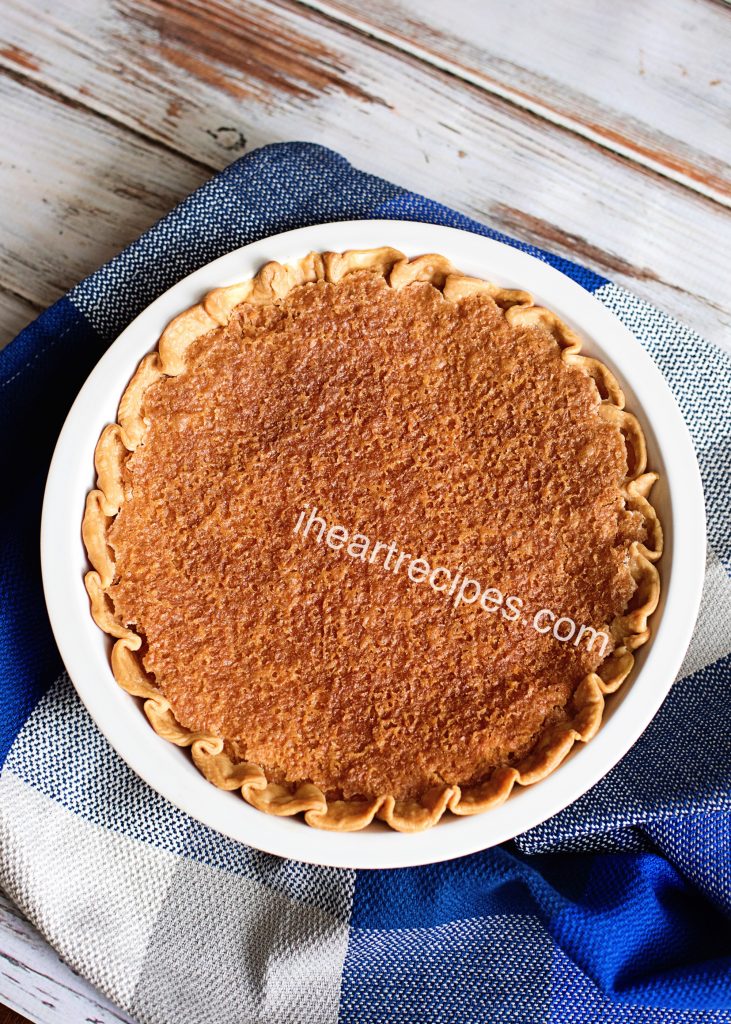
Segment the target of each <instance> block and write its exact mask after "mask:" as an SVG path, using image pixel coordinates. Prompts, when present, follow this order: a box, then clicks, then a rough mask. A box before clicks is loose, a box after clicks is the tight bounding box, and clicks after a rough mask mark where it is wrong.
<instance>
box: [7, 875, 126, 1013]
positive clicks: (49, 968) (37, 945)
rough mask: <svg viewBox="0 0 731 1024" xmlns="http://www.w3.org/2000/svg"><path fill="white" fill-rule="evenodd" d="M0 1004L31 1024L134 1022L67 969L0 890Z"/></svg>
mask: <svg viewBox="0 0 731 1024" xmlns="http://www.w3.org/2000/svg"><path fill="white" fill-rule="evenodd" d="M0 1002H2V1003H3V1004H5V1005H6V1006H9V1007H11V1008H12V1009H13V1010H15V1011H16V1012H17V1013H19V1014H21V1015H22V1016H23V1017H24V1018H26V1019H27V1020H30V1021H35V1022H36V1024H47V1022H56V1024H77V1022H78V1024H81V1022H84V1024H135V1022H134V1021H133V1020H132V1019H131V1018H130V1017H128V1016H127V1015H126V1014H125V1013H123V1012H122V1011H121V1010H119V1009H117V1008H116V1007H115V1006H114V1005H113V1004H112V1003H110V1002H109V1000H108V999H106V998H105V997H104V996H103V995H101V993H100V992H98V991H97V990H96V989H95V988H93V987H92V986H91V985H89V983H88V982H87V981H85V980H84V978H82V977H80V976H79V975H78V974H76V973H75V972H74V971H72V970H71V968H70V967H69V966H68V965H67V964H65V963H64V962H63V960H61V959H60V958H59V956H58V955H57V954H56V953H55V952H54V951H53V950H52V949H51V947H50V946H49V945H48V943H47V942H46V941H45V939H43V937H42V936H41V935H39V933H38V932H37V931H36V929H35V928H34V927H33V925H32V924H31V923H30V922H29V921H28V920H27V919H26V918H25V917H24V916H23V915H22V914H21V913H20V911H19V910H18V908H17V907H15V906H14V905H13V904H12V903H11V902H10V900H8V898H7V897H6V896H5V895H4V894H3V893H2V892H0Z"/></svg>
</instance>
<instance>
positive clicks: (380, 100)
mask: <svg viewBox="0 0 731 1024" xmlns="http://www.w3.org/2000/svg"><path fill="white" fill-rule="evenodd" d="M4 7H5V10H4V14H5V18H4V24H3V29H2V32H3V44H2V46H0V50H2V52H3V54H4V56H2V58H1V59H0V65H4V67H5V68H6V69H7V70H8V71H12V73H13V74H14V75H15V76H16V77H17V78H20V77H22V80H23V81H25V82H33V83H36V84H37V85H38V87H39V88H41V89H42V90H45V93H43V94H39V93H37V92H32V91H31V90H29V89H23V88H22V87H21V86H20V84H19V82H8V81H5V82H4V83H3V86H2V87H3V90H4V93H5V96H6V97H7V101H6V102H3V104H2V110H0V117H1V118H2V130H3V138H4V139H6V140H9V141H8V146H9V149H10V152H8V151H6V152H5V153H4V154H3V164H2V167H1V168H0V185H1V186H2V187H3V188H4V189H5V194H6V195H8V194H10V195H12V194H13V192H15V194H19V193H22V195H23V196H24V197H27V196H28V195H34V196H36V197H37V198H36V201H35V202H34V203H32V204H29V203H28V202H27V198H26V199H25V201H24V202H23V203H22V204H21V203H18V204H11V206H12V208H11V214H10V229H9V231H6V236H5V239H4V248H2V250H0V285H5V286H6V287H9V288H11V289H12V290H16V291H19V292H20V293H21V294H23V295H26V296H27V297H28V298H29V299H31V300H32V301H35V302H38V303H45V302H47V301H49V300H50V299H51V298H54V297H55V296H56V295H57V294H58V293H59V291H60V290H62V288H64V287H66V286H67V285H68V284H69V283H71V281H73V280H75V279H76V278H78V277H80V276H83V274H85V273H88V272H89V271H90V270H91V269H93V267H94V266H95V265H96V264H97V263H99V262H100V261H101V260H102V259H104V258H105V257H106V256H107V255H109V253H110V252H111V251H113V250H116V249H118V248H119V247H121V245H123V244H124V243H125V242H126V241H128V240H129V239H130V238H131V237H132V236H134V235H135V234H137V233H138V232H139V231H140V230H141V229H142V228H143V227H144V226H146V224H148V223H150V222H151V221H152V220H154V218H155V217H156V216H157V215H158V214H159V213H161V212H162V211H163V210H164V209H165V208H166V207H167V206H169V205H171V204H172V203H173V202H174V201H175V200H176V199H177V198H178V197H179V196H180V195H182V194H183V193H184V192H186V191H188V190H189V189H190V188H192V187H193V186H194V185H196V184H197V183H198V181H199V180H200V179H201V177H202V176H203V175H204V172H203V170H202V168H201V166H200V164H201V163H202V164H205V165H206V166H209V167H211V168H216V167H220V166H222V165H224V164H225V163H227V162H229V161H230V160H231V159H232V158H235V157H236V156H237V155H239V153H240V152H241V151H242V148H243V147H244V146H246V148H249V149H250V148H252V147H254V146H256V145H260V144H262V143H265V142H270V141H274V140H280V139H286V138H304V139H308V140H312V141H316V142H320V143H324V144H326V145H330V146H333V147H335V148H337V149H339V150H340V151H341V152H343V153H344V154H345V155H346V156H347V157H348V158H349V159H351V160H352V161H353V162H354V163H356V164H357V165H359V166H361V167H363V168H365V169H366V170H371V171H374V172H375V173H380V174H384V175H386V176H388V177H390V178H392V179H393V180H396V181H398V182H400V183H401V184H404V185H406V186H407V187H409V188H412V189H416V190H418V191H422V192H425V193H427V194H430V195H432V196H433V197H435V198H436V199H439V200H442V201H443V202H446V203H448V204H450V205H452V206H455V207H457V208H459V209H462V210H463V211H464V212H466V213H468V214H471V215H473V216H475V217H476V218H478V219H480V220H484V221H487V222H489V223H490V224H492V225H493V226H495V227H497V228H499V229H502V230H505V231H508V232H512V233H515V234H518V235H520V236H521V237H523V238H527V239H529V240H531V241H535V242H537V243H538V244H541V245H547V246H550V247H552V248H553V249H555V250H557V251H559V252H561V253H563V254H565V255H567V256H573V257H575V258H578V259H580V260H584V261H586V262H588V263H589V264H591V265H592V266H594V267H595V268H596V269H597V270H599V271H600V272H604V273H606V274H608V275H609V276H612V277H614V279H615V280H618V281H619V282H620V283H624V284H626V285H628V286H629V287H632V288H634V289H635V290H636V291H638V292H639V293H641V294H643V295H644V296H646V297H647V298H649V299H650V300H651V301H654V302H656V303H658V304H659V305H661V306H663V307H665V308H666V309H668V310H669V311H670V312H672V313H674V314H675V315H677V316H679V317H680V318H681V319H683V320H685V321H687V322H688V323H690V324H691V325H692V326H694V327H696V328H697V329H699V330H700V331H701V332H704V333H706V334H707V335H709V336H710V337H712V338H715V339H716V340H719V341H722V339H723V337H724V336H725V333H726V328H727V326H728V323H729V322H730V321H731V313H730V312H729V296H728V286H727V276H728V275H727V268H728V265H729V262H728V261H729V259H731V257H730V256H729V253H728V242H729V232H728V221H724V220H723V219H722V216H723V214H722V213H720V212H719V207H718V206H717V205H716V204H715V203H712V202H711V201H708V200H706V199H704V198H703V197H700V196H698V195H696V194H694V193H693V192H691V191H689V190H688V189H686V188H683V187H681V186H679V185H677V184H675V183H673V182H670V181H668V180H667V179H665V178H663V177H661V176H659V175H656V174H654V173H652V172H650V171H647V170H646V169H643V168H639V169H638V168H637V167H636V166H634V165H632V164H631V163H629V162H628V161H626V160H624V159H621V158H619V157H617V156H614V155H612V154H610V153H608V152H607V151H606V150H604V149H603V148H601V147H599V146H597V145H594V144H592V143H590V142H588V141H586V140H584V139H580V138H577V137H576V136H575V135H574V134H573V133H571V132H568V131H565V130H564V129H562V128H559V127H556V126H555V125H553V124H550V123H547V122H545V121H542V120H541V119H540V118H537V117H536V116H534V115H533V114H532V113H530V112H528V111H525V110H522V109H520V108H518V107H516V106H515V105H514V104H512V103H508V102H506V101H504V100H502V99H500V98H498V97H496V96H494V95H492V94H490V93H488V92H486V91H485V90H484V89H481V88H477V87H475V86H473V85H471V84H469V83H466V82H464V81H461V80H458V79H456V78H455V77H454V76H453V75H450V74H446V73H444V72H442V71H440V70H438V69H435V68H433V67H430V66H427V65H425V64H424V63H423V62H421V61H418V60H416V59H414V58H413V57H410V56H408V55H406V54H403V53H400V52H398V51H396V50H394V49H393V48H392V47H390V46H389V47H387V46H383V45H381V44H377V43H374V42H373V41H371V40H368V39H366V38H365V37H364V36H363V35H362V34H361V33H358V32H354V31H351V30H346V29H344V27H343V26H341V25H339V24H337V23H334V22H333V21H332V20H331V19H326V18H323V17H322V16H321V15H319V14H317V13H316V12H313V11H311V10H310V9H308V8H304V7H301V6H295V5H292V4H289V3H282V4H280V5H277V6H276V7H274V6H273V5H272V4H271V3H267V2H263V0H250V2H247V3H242V2H241V0H239V2H235V3H228V2H224V0H209V2H207V3H203V0H175V2H169V3H162V2H158V0H116V3H115V4H114V6H113V7H107V6H105V5H89V4H88V3H87V2H86V0H58V3H57V4H55V5H54V10H53V17H52V18H51V17H47V18H43V19H38V18H37V16H36V15H35V13H34V12H33V11H32V10H29V8H28V6H27V5H26V4H25V3H24V2H23V0H5V5H4ZM60 97H63V98H65V101H67V102H65V101H64V99H62V98H60ZM68 104H70V105H68ZM80 104H81V105H84V106H86V107H88V108H89V109H93V110H94V111H95V112H96V113H97V114H98V115H99V117H98V118H93V117H91V116H90V115H89V114H88V113H85V111H84V110H83V109H81V107H80V106H79V105H80ZM121 126H125V127H127V128H130V129H132V132H133V133H134V134H130V133H128V132H125V131H123V130H122V128H121ZM244 140H245V141H244ZM176 150H179V151H180V154H184V155H186V156H187V157H189V158H190V159H191V160H195V161H196V165H195V166H191V165H189V164H188V163H187V162H186V161H185V160H184V159H182V158H181V156H179V155H176V153H175V152H174V151H176ZM49 168H50V170H49ZM711 254H713V256H714V258H713V259H711V258H710V256H711ZM21 283H22V287H21Z"/></svg>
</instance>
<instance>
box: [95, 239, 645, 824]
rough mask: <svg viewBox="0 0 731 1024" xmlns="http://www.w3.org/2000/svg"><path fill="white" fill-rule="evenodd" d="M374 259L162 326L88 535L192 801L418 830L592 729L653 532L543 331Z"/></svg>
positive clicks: (595, 415) (581, 374)
mask: <svg viewBox="0 0 731 1024" xmlns="http://www.w3.org/2000/svg"><path fill="white" fill-rule="evenodd" d="M376 252H377V253H379V254H380V255H379V256H378V258H376V257H373V259H372V261H370V262H369V258H368V254H358V256H359V259H356V260H351V261H350V262H348V254H345V256H338V257H335V256H332V257H330V260H329V261H328V258H327V257H325V258H323V257H321V256H319V255H315V254H311V256H310V257H309V258H308V259H309V260H310V262H309V263H308V264H306V265H305V269H304V271H302V269H301V268H300V270H299V271H298V273H297V274H295V273H294V272H292V271H289V272H288V273H289V276H288V277H287V276H286V274H285V270H284V268H279V272H278V271H276V270H272V269H271V267H270V269H269V270H268V274H269V279H270V280H271V283H269V279H267V278H266V276H263V275H264V272H262V274H260V275H259V278H258V279H257V282H256V285H255V286H250V289H254V290H251V291H250V292H249V295H248V300H247V299H246V298H245V299H244V301H241V302H237V301H236V300H237V298H239V297H240V296H239V294H238V293H235V294H234V295H233V296H229V297H228V305H229V306H231V305H232V304H233V306H232V308H230V309H227V308H225V303H224V311H223V313H221V309H220V306H221V301H222V300H221V299H220V298H218V299H217V296H219V295H220V296H223V297H224V300H225V298H226V293H225V291H224V292H222V293H214V297H213V301H212V302H211V303H210V304H209V308H212V309H213V317H211V315H210V314H209V313H208V312H202V309H203V307H197V310H194V311H192V312H191V313H189V314H186V315H185V317H187V319H185V317H184V318H179V319H180V324H178V325H177V326H176V324H174V325H173V328H172V330H171V332H170V334H169V336H168V337H169V339H172V340H169V341H168V346H167V349H166V344H165V343H166V339H165V337H164V338H163V341H162V342H161V345H160V352H159V354H155V355H154V356H152V357H148V360H147V363H146V364H143V366H142V367H141V369H140V371H138V377H137V381H136V383H135V382H133V384H132V386H131V388H130V390H129V391H128V393H127V395H126V396H125V400H123V403H122V406H121V407H120V426H115V427H113V428H108V431H107V432H106V437H105V435H103V437H102V440H101V442H100V447H99V450H98V453H97V465H98V468H99V472H100V489H99V490H98V491H95V492H92V495H91V496H90V500H89V504H88V506H87V516H86V519H85V524H84V534H85V539H86V541H87V547H88V549H89V552H90V558H91V561H92V563H93V565H94V568H95V570H96V572H92V573H90V574H89V575H90V577H93V579H91V580H90V581H88V582H89V590H90V594H91V597H92V606H93V608H95V609H96V612H97V614H96V617H97V621H100V620H101V621H100V624H101V625H102V626H103V628H105V629H107V630H108V631H109V632H112V633H113V634H114V635H115V636H117V637H119V638H120V639H119V642H118V648H119V650H118V651H117V652H116V654H117V658H116V664H115V674H116V675H117V678H118V679H119V680H120V682H122V684H123V685H125V683H126V688H127V689H130V691H131V692H136V693H138V694H139V695H141V696H145V697H146V698H147V710H148V713H149V714H150V718H151V721H152V722H153V725H155V726H156V728H158V731H159V732H161V733H162V734H163V735H167V737H168V738H170V739H173V740H174V742H179V743H192V744H193V754H194V757H195V758H196V763H197V764H198V765H199V767H201V768H202V770H203V771H204V772H205V773H206V774H207V775H208V777H209V778H210V779H211V780H212V781H213V782H216V783H217V784H219V785H225V786H226V787H227V788H239V787H241V786H243V789H242V792H243V794H244V796H245V797H246V798H247V799H249V801H250V802H251V803H254V804H255V805H256V806H259V807H261V808H262V809H265V810H269V811H273V812H274V813H293V812H296V811H299V810H304V811H306V812H307V820H308V821H309V822H310V823H311V824H318V825H321V826H324V827H331V828H356V827H362V825H363V824H365V823H367V821H369V820H371V819H372V817H373V815H374V814H378V815H379V816H381V817H383V818H385V820H387V821H389V823H390V824H392V825H394V826H395V827H398V828H423V827H425V826H426V825H429V824H432V823H433V822H434V821H435V820H437V819H438V817H440V816H441V814H442V813H443V812H444V810H445V809H446V808H448V807H449V808H451V809H452V810H455V811H456V812H457V813H472V812H473V811H475V810H481V809H483V807H487V806H491V805H493V804H494V803H497V802H499V801H500V800H502V799H504V798H505V797H506V796H507V794H508V793H509V791H510V788H511V787H512V785H513V783H514V782H515V781H518V782H530V781H533V777H535V778H538V777H541V775H544V774H546V773H547V772H548V771H550V770H551V768H552V767H554V765H555V763H557V762H558V761H559V760H560V759H561V758H562V757H563V756H564V755H565V753H566V752H567V751H568V749H569V747H570V746H571V744H572V743H573V741H574V740H575V739H577V738H579V739H588V738H589V736H590V735H591V734H592V733H593V731H595V729H596V727H597V726H598V724H599V719H600V718H601V710H602V705H603V699H602V698H603V693H604V692H608V691H610V690H611V689H614V688H615V687H616V686H617V685H619V683H620V682H621V681H622V680H623V679H624V678H625V676H626V675H627V673H628V672H629V670H630V668H631V664H632V655H631V651H632V649H633V648H634V647H636V646H638V645H639V644H640V643H642V642H644V641H645V640H646V639H647V636H648V635H649V631H648V629H647V616H648V614H649V613H650V612H651V611H652V610H653V608H654V606H655V604H656V602H657V591H658V589H659V588H658V582H657V573H656V570H655V569H654V567H653V566H652V564H651V563H652V561H654V559H655V558H657V557H659V554H660V545H661V540H660V538H661V533H660V528H659V524H658V522H657V517H656V515H655V514H654V510H653V509H652V506H651V505H650V504H649V502H648V501H647V496H648V493H649V489H650V487H651V485H652V483H653V482H654V479H655V476H654V474H647V473H644V472H643V471H644V444H643V439H642V434H641V431H640V430H639V428H638V427H637V424H636V421H635V420H634V419H633V418H632V417H630V416H628V414H626V413H624V412H622V411H621V406H622V405H623V398H622V395H621V392H620V391H619V388H618V386H617V385H616V382H615V381H614V380H613V378H612V377H611V375H610V374H609V373H608V371H607V370H606V369H605V368H604V367H602V366H601V364H597V363H595V361H593V360H587V359H584V358H583V357H581V356H579V355H578V354H577V352H578V339H576V337H575V336H574V335H572V334H571V332H569V331H568V329H567V328H565V327H564V325H562V324H561V322H560V321H559V320H558V318H556V317H555V316H554V315H553V314H550V313H548V312H547V311H543V310H537V309H536V307H533V306H532V305H531V300H530V296H528V295H526V293H519V292H507V291H501V290H500V289H496V288H495V287H494V286H488V285H484V287H481V286H480V282H475V281H472V280H471V279H466V278H463V277H462V276H461V275H459V274H458V273H457V272H456V271H453V268H451V267H449V266H448V265H447V264H446V261H443V260H440V258H439V257H431V258H430V259H431V263H430V262H428V260H427V258H424V259H422V261H421V262H419V261H412V262H411V263H408V262H407V261H405V260H403V259H401V258H400V254H394V255H390V256H389V255H386V256H384V255H383V254H384V253H387V254H388V253H389V252H390V251H389V250H377V251H376ZM337 261H339V262H337ZM280 272H281V273H280ZM293 278H294V280H292V279H293ZM302 278H304V281H302ZM420 278H421V279H420ZM301 281H302V283H300V282H301ZM255 287H256V288H258V291H256V290H255ZM217 302H218V305H217V304H216V303H217ZM196 317H197V319H195V318H196ZM193 321H194V322H193ZM181 325H182V326H181ZM191 325H192V326H191ZM181 339H182V340H181ZM166 360H167V363H168V366H167V371H168V372H165V371H166V365H165V364H166ZM172 373H174V375H169V374H172ZM110 467H111V468H110ZM105 483H106V486H104V484H105ZM110 491H111V492H113V493H110ZM315 515H316V516H317V517H318V518H317V520H315V519H314V517H315ZM307 522H309V524H310V525H309V528H306V527H305V526H303V525H302V524H303V523H307ZM298 524H299V525H298ZM320 524H323V525H320ZM333 524H338V525H339V526H340V527H341V530H340V532H339V533H337V534H335V535H333V534H332V533H331V534H330V535H329V536H330V537H331V538H332V537H333V536H335V537H336V539H339V541H340V543H339V544H335V543H333V544H328V543H327V542H326V540H327V536H328V535H327V533H326V531H327V530H328V529H329V528H330V527H331V526H333ZM100 531H101V532H102V533H103V538H102V540H103V543H102V544H101V546H100V544H99V543H98V541H99V533H100ZM344 536H345V537H346V540H343V537H344ZM355 536H358V537H360V538H361V540H360V541H358V542H356V543H355V545H354V546H351V547H350V548H349V547H348V543H347V541H350V542H351V545H352V538H353V537H355ZM376 542H380V553H381V554H380V555H379V557H378V558H377V559H376V558H373V557H371V555H372V554H373V549H374V547H375V545H376ZM389 545H391V546H392V555H395V554H396V552H398V554H400V555H401V561H400V564H399V566H398V568H395V561H396V558H395V557H394V558H392V559H391V560H390V561H389V562H388V564H384V562H386V559H385V558H384V557H383V554H384V553H387V549H388V546H389ZM95 552H98V554H97V556H96V557H95ZM417 560H420V561H417ZM427 563H428V565H427V570H429V571H431V569H432V568H433V567H435V566H439V567H446V569H445V572H444V573H443V574H442V576H441V580H442V582H443V583H444V585H443V586H441V587H437V586H436V580H434V581H433V583H434V584H435V585H432V583H430V581H429V579H427V574H426V571H425V570H424V568H423V566H424V565H426V564H427ZM412 564H413V566H414V568H415V570H416V571H413V570H412V573H411V574H409V571H408V569H409V566H410V565H412ZM420 565H421V568H420V569H419V568H418V567H419V566H420ZM446 570H449V572H447V571H446ZM457 576H458V577H459V579H470V580H474V581H479V583H480V584H481V586H482V587H483V588H484V589H485V590H487V589H488V588H492V589H491V590H490V593H491V595H492V596H491V599H490V601H489V602H487V603H486V602H485V601H478V600H476V599H472V600H471V598H473V595H474V590H473V591H470V590H469V589H465V588H463V590H462V596H463V600H455V597H456V595H457V594H459V593H460V591H459V587H458V585H455V587H456V589H455V588H453V593H452V594H450V593H448V590H447V586H446V583H447V582H449V581H451V580H453V579H454V578H455V577H457ZM458 582H459V580H458ZM498 594H499V595H500V597H498V596H497V595H498ZM505 595H515V596H516V600H514V602H513V603H509V604H507V605H506V603H505ZM541 610H545V614H543V615H542V617H540V618H539V619H536V613H539V612H540V611H541ZM559 617H560V618H561V622H569V623H574V624H581V625H583V626H584V627H585V628H584V630H583V631H582V632H581V635H580V636H579V637H578V638H577V637H576V635H575V633H574V634H572V636H571V639H570V640H569V641H568V642H566V641H565V640H563V639H560V638H559V636H560V634H556V635H555V634H554V631H553V630H551V629H550V628H549V626H550V624H551V623H552V622H554V621H555V620H556V619H558V618H559ZM110 624H113V625H114V626H116V627H117V628H116V630H115V629H114V628H110ZM538 626H540V628H536V627H538ZM589 627H591V628H589ZM570 629H571V627H570V625H569V627H568V631H569V632H570ZM565 631H566V630H565ZM596 634H600V635H599V636H597V635H596ZM574 641H576V642H574ZM133 662H134V664H133ZM135 687H136V688H135Z"/></svg>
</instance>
